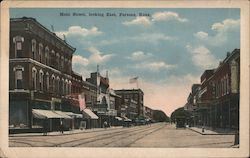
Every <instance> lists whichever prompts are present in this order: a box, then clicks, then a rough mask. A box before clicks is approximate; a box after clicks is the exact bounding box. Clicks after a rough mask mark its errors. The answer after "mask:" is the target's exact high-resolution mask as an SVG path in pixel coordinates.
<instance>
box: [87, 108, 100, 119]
mask: <svg viewBox="0 0 250 158" xmlns="http://www.w3.org/2000/svg"><path fill="white" fill-rule="evenodd" d="M83 114H85V116H87V117H88V118H91V119H98V118H99V117H98V116H97V115H96V114H95V113H93V112H92V111H91V110H90V109H84V110H83Z"/></svg>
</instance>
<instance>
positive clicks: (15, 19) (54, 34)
mask: <svg viewBox="0 0 250 158" xmlns="http://www.w3.org/2000/svg"><path fill="white" fill-rule="evenodd" d="M11 21H32V22H35V23H36V24H38V25H39V26H40V27H41V28H43V29H44V30H45V31H47V32H48V33H49V34H51V35H52V36H54V37H56V39H57V40H59V41H60V42H61V43H63V44H64V45H66V46H67V47H69V48H70V49H71V50H72V51H73V53H74V52H75V50H76V48H74V47H73V46H71V45H69V44H68V43H67V42H66V41H64V40H63V39H61V38H59V37H58V36H57V35H56V33H54V32H51V31H50V30H49V29H48V28H46V27H45V26H43V25H42V24H41V23H39V22H38V21H37V20H36V19H35V18H32V17H22V18H10V22H11Z"/></svg>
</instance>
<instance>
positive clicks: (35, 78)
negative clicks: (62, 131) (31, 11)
mask: <svg viewBox="0 0 250 158" xmlns="http://www.w3.org/2000/svg"><path fill="white" fill-rule="evenodd" d="M74 51H75V48H73V47H72V46H70V45H69V44H67V43H66V42H65V41H64V40H62V39H60V38H59V37H57V36H56V35H55V34H54V33H53V32H51V31H49V30H48V29H47V28H45V27H44V26H42V25H41V24H40V23H39V22H37V21H36V20H35V19H33V18H26V17H23V18H17V19H11V20H10V53H9V126H10V128H27V129H32V128H35V127H36V126H40V125H41V123H42V122H41V120H40V119H37V118H36V117H34V111H35V112H38V111H39V110H47V111H51V110H52V111H53V113H55V111H59V113H60V111H61V112H62V109H63V107H62V106H63V104H68V103H67V102H69V103H70V102H71V101H70V100H71V98H70V97H69V96H70V94H71V93H72V89H71V87H72V55H73V53H74ZM33 109H36V110H33ZM76 109H79V107H76ZM76 111H77V110H76ZM40 112H42V111H40ZM35 116H37V115H35ZM62 116H64V117H62ZM54 117H56V114H55V115H54ZM59 118H60V120H61V119H64V120H65V121H64V122H67V120H68V119H70V117H67V115H64V114H61V115H58V117H57V118H53V119H50V120H49V121H50V129H51V128H52V127H55V128H58V126H59V122H60V121H58V119H59ZM69 122H70V121H69ZM52 124H53V125H52ZM65 126H69V123H67V124H65ZM51 130H53V129H51Z"/></svg>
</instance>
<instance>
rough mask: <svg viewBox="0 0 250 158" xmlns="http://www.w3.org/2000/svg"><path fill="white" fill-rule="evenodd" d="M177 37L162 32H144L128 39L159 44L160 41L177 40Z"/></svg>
mask: <svg viewBox="0 0 250 158" xmlns="http://www.w3.org/2000/svg"><path fill="white" fill-rule="evenodd" d="M175 39H176V38H175V37H170V36H167V35H164V34H162V33H142V34H140V35H138V36H133V37H130V38H128V40H134V41H137V42H149V43H151V44H157V43H158V42H159V41H167V40H175Z"/></svg>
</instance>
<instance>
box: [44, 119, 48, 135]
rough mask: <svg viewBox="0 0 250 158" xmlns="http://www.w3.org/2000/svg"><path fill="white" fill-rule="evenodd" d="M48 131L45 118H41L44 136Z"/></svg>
mask: <svg viewBox="0 0 250 158" xmlns="http://www.w3.org/2000/svg"><path fill="white" fill-rule="evenodd" d="M47 132H48V125H47V120H46V119H44V120H43V135H44V136H46V135H47Z"/></svg>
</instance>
